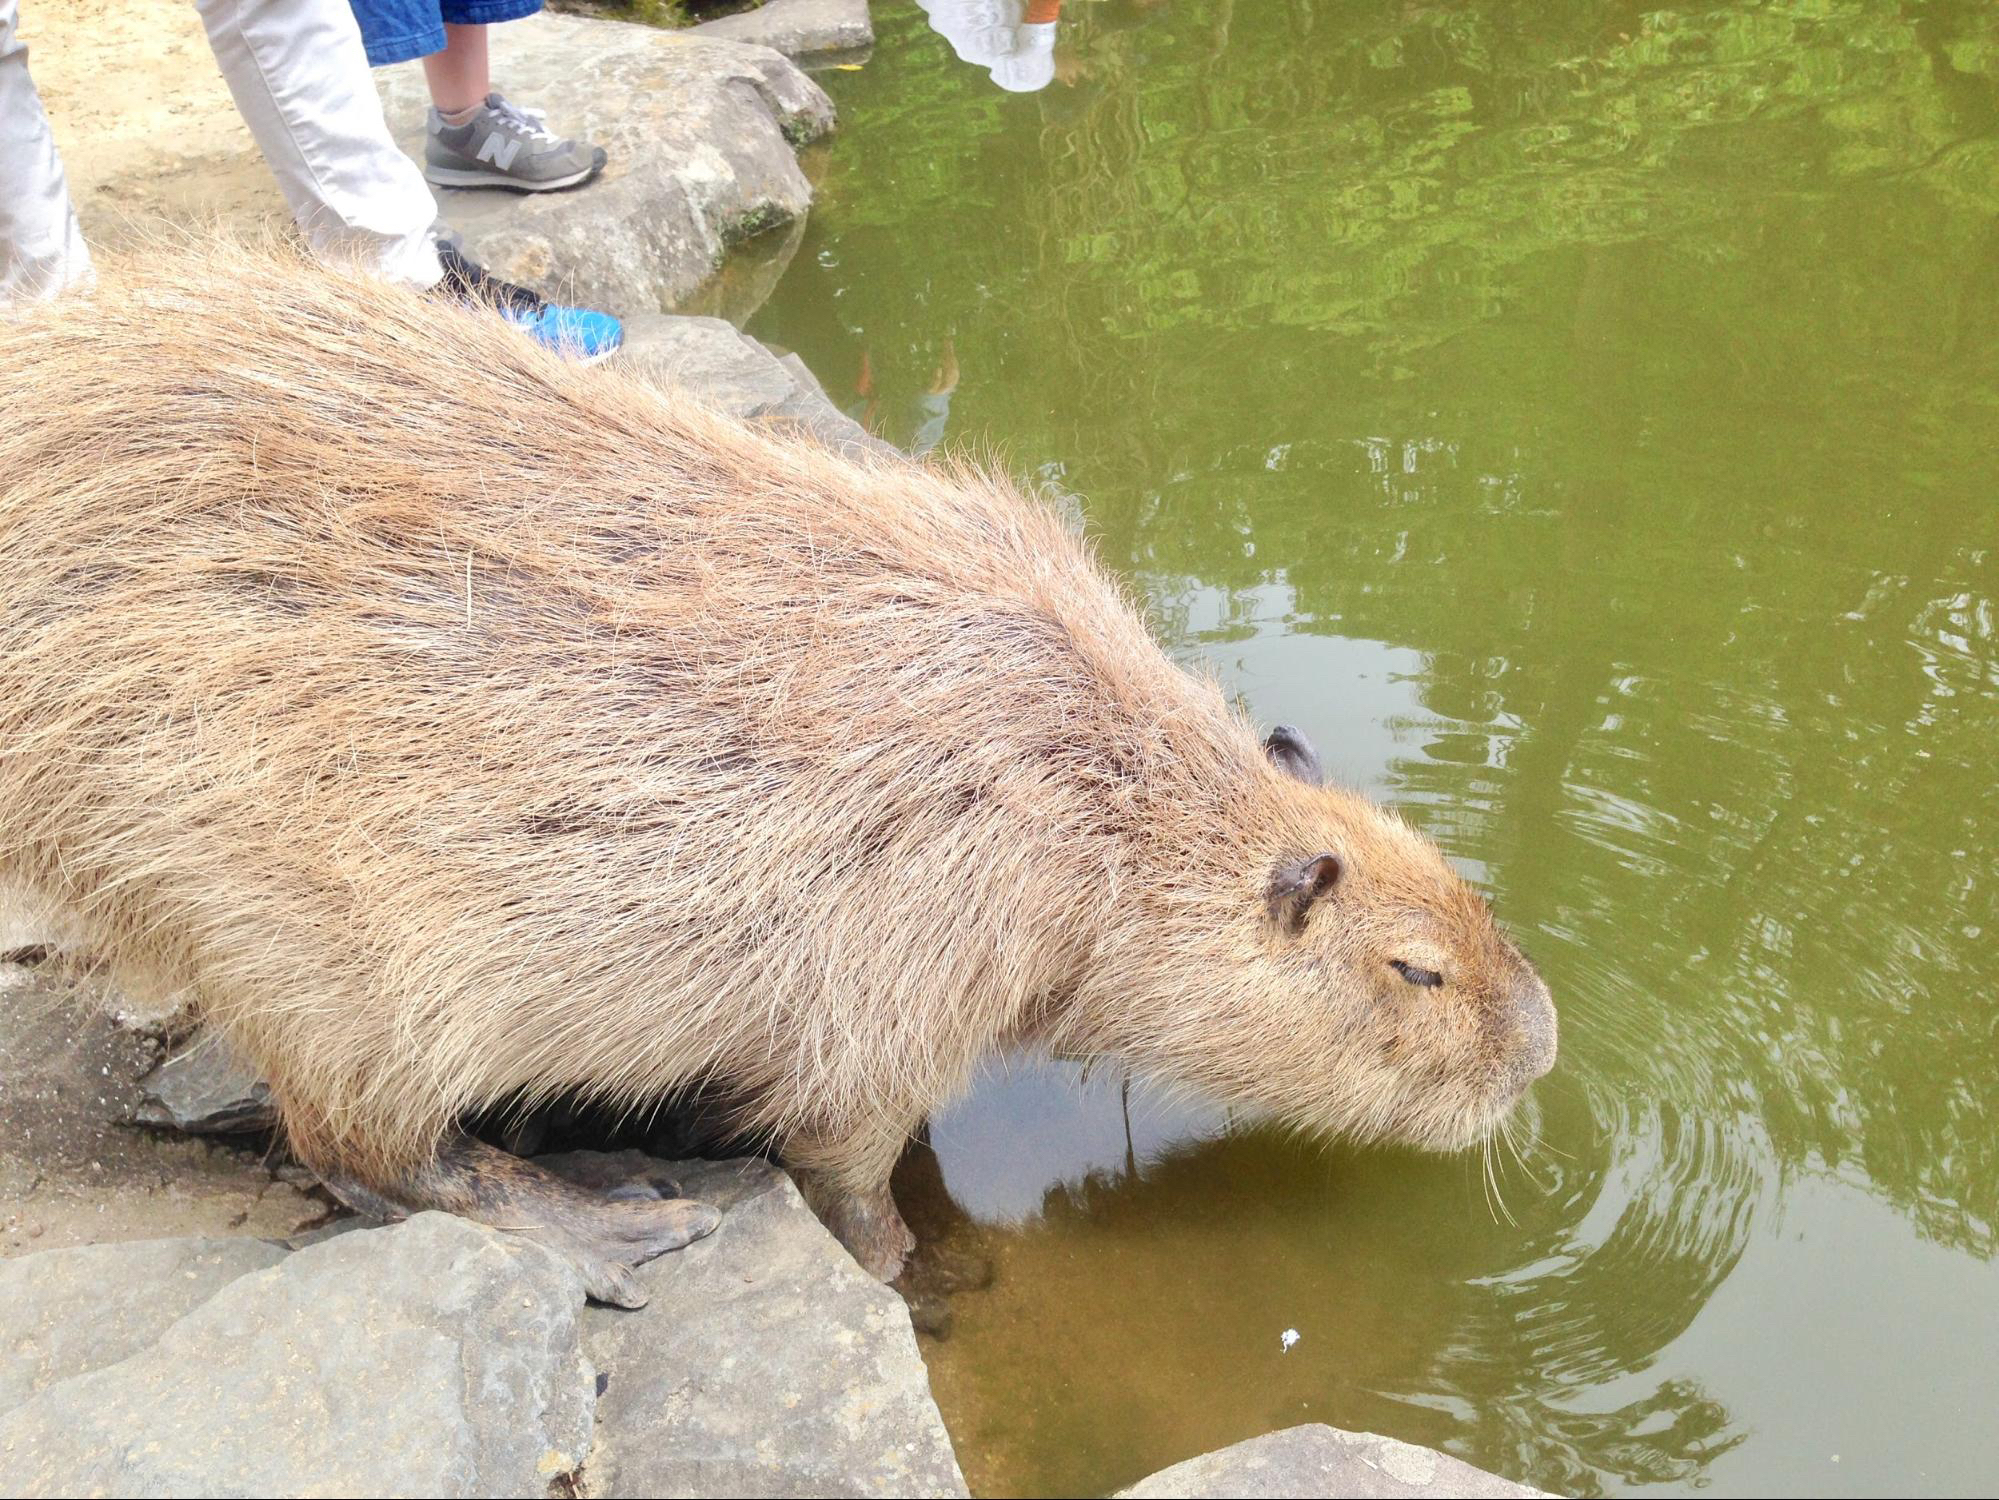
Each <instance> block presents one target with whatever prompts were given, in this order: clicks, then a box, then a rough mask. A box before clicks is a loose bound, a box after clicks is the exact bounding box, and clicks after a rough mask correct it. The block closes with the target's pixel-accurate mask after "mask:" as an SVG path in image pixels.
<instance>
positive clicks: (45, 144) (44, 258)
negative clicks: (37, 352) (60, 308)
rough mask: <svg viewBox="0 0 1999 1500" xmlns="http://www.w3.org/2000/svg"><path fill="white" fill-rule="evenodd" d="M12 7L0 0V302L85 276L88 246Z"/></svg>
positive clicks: (51, 290) (10, 0) (48, 293)
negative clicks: (72, 204) (32, 76)
mask: <svg viewBox="0 0 1999 1500" xmlns="http://www.w3.org/2000/svg"><path fill="white" fill-rule="evenodd" d="M16 14H17V11H16V4H15V0H0V304H5V303H8V302H14V301H27V300H30V299H32V298H38V297H53V296H54V295H55V294H56V293H57V292H59V291H61V290H62V289H63V288H64V287H66V286H70V285H73V284H74V283H76V282H79V281H87V280H88V279H89V278H90V251H89V250H88V249H86V248H85V247H84V243H83V233H82V231H81V230H79V229H78V228H77V225H76V213H75V210H74V209H72V208H71V206H70V201H69V183H68V182H67V181H66V180H65V178H64V176H63V170H62V158H61V157H60V156H58V155H57V154H56V143H55V137H54V135H52V134H51V133H50V131H49V117H48V115H47V114H46V113H45V112H44V111H43V109H42V101H41V98H40V96H39V95H37V94H36V93H35V84H34V80H33V79H32V78H30V77H29V76H28V47H27V43H25V42H23V41H22V40H21V39H20V37H19V36H18V35H16V33H15V26H14V22H15V18H16Z"/></svg>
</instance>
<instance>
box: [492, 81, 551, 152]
mask: <svg viewBox="0 0 1999 1500" xmlns="http://www.w3.org/2000/svg"><path fill="white" fill-rule="evenodd" d="M486 108H487V109H488V110H490V111H491V112H492V113H493V114H495V115H497V116H499V118H500V119H501V120H503V121H505V122H506V123H507V124H509V125H511V126H513V128H514V129H516V130H518V131H519V132H520V133H521V134H522V135H525V136H527V137H528V138H529V139H530V140H533V141H546V142H552V143H555V144H558V145H559V144H560V143H561V137H559V136H558V135H556V133H555V132H554V131H552V130H550V129H549V128H548V115H547V113H546V112H545V111H543V110H539V109H523V108H522V107H521V106H520V105H518V104H516V103H514V102H513V101H512V100H511V99H509V98H507V97H506V95H504V94H494V95H493V96H492V97H491V98H490V99H488V100H487V101H486Z"/></svg>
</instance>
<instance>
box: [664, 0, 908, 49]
mask: <svg viewBox="0 0 1999 1500" xmlns="http://www.w3.org/2000/svg"><path fill="white" fill-rule="evenodd" d="M689 29H690V30H691V31H692V32H693V33H694V34H695V35H696V36H716V37H725V38H727V39H728V40H729V41H732V42H754V43H755V44H756V45H758V46H759V47H769V48H771V49H772V50H774V51H777V52H782V53H783V54H784V55H785V56H786V57H796V58H807V59H809V58H818V57H826V56H829V55H831V56H840V55H843V54H847V53H854V52H864V51H866V50H867V49H868V48H869V47H872V46H873V45H874V44H875V28H874V23H873V22H872V21H871V20H870V19H869V18H868V0H764V3H763V4H762V5H759V6H758V7H757V8H756V9H755V10H745V11H739V12H737V13H736V14H735V15H733V16H717V17H716V18H715V19H714V20H712V21H703V22H701V23H700V24H699V25H697V26H693V27H690V28H689Z"/></svg>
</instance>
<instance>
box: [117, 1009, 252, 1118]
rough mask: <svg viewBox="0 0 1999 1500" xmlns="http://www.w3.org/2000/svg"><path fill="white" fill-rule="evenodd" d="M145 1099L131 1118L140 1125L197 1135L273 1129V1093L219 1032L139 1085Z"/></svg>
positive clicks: (198, 1041)
mask: <svg viewBox="0 0 1999 1500" xmlns="http://www.w3.org/2000/svg"><path fill="white" fill-rule="evenodd" d="M139 1089H140V1091H141V1092H142V1093H143V1094H144V1095H145V1096H146V1097H145V1099H144V1100H143V1101H142V1102H141V1103H140V1105H139V1107H138V1108H137V1109H135V1110H134V1111H133V1112H132V1118H133V1119H134V1120H135V1121H136V1122H137V1123H139V1124H141V1125H157V1126H161V1127H163V1128H166V1129H171V1130H185V1131H189V1132H191V1133H192V1134H195V1135H230V1134H234V1133H238V1132H242V1131H246V1130H268V1129H269V1128H270V1127H271V1126H273V1125H275V1124H276V1123H277V1119H278V1115H277V1109H276V1107H275V1106H274V1105H273V1104H272V1103H271V1090H270V1087H269V1086H268V1085H267V1084H266V1083H265V1082H264V1080H263V1079H262V1078H260V1077H258V1076H257V1073H256V1071H255V1069H253V1068H252V1067H251V1066H250V1065H249V1063H247V1062H245V1061H244V1060H243V1058H242V1057H241V1056H239V1055H238V1053H237V1051H236V1049H235V1048H234V1047H232V1046H230V1045H229V1043H228V1042H227V1041H226V1040H224V1038H223V1037H222V1035H221V1034H220V1033H219V1032H204V1033H202V1034H201V1035H199V1036H197V1037H195V1038H194V1040H192V1041H190V1042H189V1043H187V1045H185V1046H184V1047H182V1048H181V1049H180V1050H179V1051H177V1052H175V1053H174V1055H173V1056H172V1057H169V1058H168V1059H167V1060H166V1061H165V1062H163V1063H161V1064H160V1065H159V1066H158V1067H157V1068H155V1069H153V1071H152V1072H150V1073H148V1074H147V1075H146V1076H145V1077H144V1078H142V1079H140V1080H139Z"/></svg>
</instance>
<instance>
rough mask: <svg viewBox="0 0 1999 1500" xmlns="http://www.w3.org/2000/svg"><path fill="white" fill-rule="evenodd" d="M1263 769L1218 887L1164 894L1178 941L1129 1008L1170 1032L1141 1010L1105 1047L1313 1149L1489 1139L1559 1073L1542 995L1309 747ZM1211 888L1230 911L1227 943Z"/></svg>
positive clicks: (1410, 835)
mask: <svg viewBox="0 0 1999 1500" xmlns="http://www.w3.org/2000/svg"><path fill="white" fill-rule="evenodd" d="M1265 749H1266V750H1267V752H1268V755H1269V765H1268V767H1265V766H1258V767H1257V768H1256V770H1257V772H1258V775H1257V777H1256V785H1255V786H1253V787H1249V788H1246V789H1245V791H1246V794H1247V795H1246V797H1245V799H1244V801H1243V802H1241V803H1239V804H1238V812H1239V814H1240V816H1241V826H1237V827H1232V828H1230V829H1229V830H1228V836H1226V837H1219V838H1216V839H1215V840H1214V849H1213V854H1212V859H1213V860H1214V863H1213V864H1212V865H1211V866H1210V868H1209V871H1208V872H1207V874H1206V875H1205V876H1204V877H1202V878H1199V879H1194V880H1189V881H1188V882H1186V883H1185V886H1184V889H1178V890H1173V891H1164V892H1153V893H1151V896H1152V899H1153V900H1155V901H1157V902H1158V903H1159V905H1158V907H1157V908H1156V909H1157V910H1158V912H1159V914H1160V915H1161V916H1162V917H1163V918H1164V925H1163V927H1162V928H1160V929H1156V930H1155V931H1153V932H1152V933H1150V934H1148V935H1146V936H1145V937H1144V938H1142V939H1140V941H1141V942H1142V943H1143V944H1144V945H1145V946H1146V947H1147V948H1148V949H1149V951H1148V953H1147V954H1146V955H1144V956H1136V957H1135V967H1136V968H1138V969H1141V970H1144V969H1149V970H1151V973H1152V975H1154V976H1156V979H1155V980H1154V982H1153V983H1152V984H1147V983H1146V981H1145V980H1144V979H1142V978H1136V982H1135V985H1134V988H1135V989H1148V990H1150V991H1151V993H1153V994H1156V995H1160V996H1162V997H1168V996H1170V997H1171V999H1170V1001H1169V1002H1168V1003H1169V1004H1170V1007H1171V1009H1170V1014H1162V1013H1161V1012H1160V1011H1159V1010H1158V1009H1156V1008H1155V1007H1154V1006H1151V1005H1146V1004H1138V1005H1133V1006H1130V1007H1129V1008H1128V1009H1127V1010H1126V1011H1125V1013H1124V1014H1122V1015H1118V1016H1115V1017H1104V1018H1102V1019H1104V1020H1108V1021H1109V1025H1108V1026H1106V1027H1105V1029H1104V1031H1103V1032H1102V1033H1100V1035H1102V1036H1103V1037H1104V1038H1105V1040H1106V1041H1107V1042H1109V1043H1110V1045H1112V1046H1115V1047H1116V1048H1117V1049H1118V1050H1119V1051H1121V1052H1123V1053H1125V1054H1126V1055H1127V1056H1129V1057H1131V1058H1132V1060H1133V1061H1134V1062H1136V1063H1137V1064H1138V1065H1139V1066H1140V1067H1141V1068H1144V1069H1145V1070H1147V1071H1151V1072H1158V1073H1166V1074H1169V1075H1171V1076H1172V1077H1174V1078H1176V1079H1178V1080H1179V1081H1181V1082H1183V1083H1186V1084H1191V1085H1194V1086H1195V1087H1197V1088H1200V1089H1201V1090H1202V1091H1204V1092H1206V1093H1209V1094H1212V1095H1214V1096H1217V1097H1219V1098H1222V1099H1225V1100H1227V1101H1229V1102H1231V1103H1233V1104H1238V1105H1247V1106H1252V1107H1256V1108H1261V1109H1265V1110H1269V1111H1271V1112H1273V1113H1275V1114H1277V1115H1279V1116H1281V1117H1282V1118H1284V1119H1286V1120H1287V1121H1289V1122H1290V1123H1292V1124H1294V1125H1297V1126H1300V1127H1302V1128H1304V1129H1306V1130H1309V1131H1313V1132H1315V1133H1321V1134H1325V1135H1329V1136H1339V1137H1344V1138H1347V1139H1352V1140H1389V1141H1400V1142H1403V1143H1405V1144H1409V1145H1415V1146H1421V1147H1427V1148H1430V1149H1434V1150H1455V1149H1458V1148H1460V1147H1463V1146H1468V1145H1471V1144H1473V1143H1475V1142H1477V1141H1479V1140H1481V1139H1483V1138H1484V1137H1485V1136H1486V1135H1487V1134H1488V1133H1490V1132H1491V1131H1492V1130H1493V1129H1494V1128H1495V1127H1497V1126H1498V1125H1499V1124H1500V1123H1501V1122H1502V1121H1503V1120H1504V1119H1505V1118H1506V1115H1507V1113H1508V1111H1509V1110H1510V1109H1511V1108H1512V1106H1513V1105H1514V1104H1515V1103H1516V1102H1517V1101H1518V1100H1519V1099H1520V1097H1521V1095H1522V1094H1523V1093H1524V1092H1525V1091H1526V1089H1527V1087H1528V1085H1529V1084H1531V1083H1533V1081H1534V1080H1535V1079H1537V1078H1539V1077H1541V1076H1542V1075H1543V1074H1544V1073H1546V1072H1547V1071H1548V1070H1549V1068H1551V1067H1552V1066H1553V1065H1554V1061H1555V1007H1554V1004H1553V1002H1552V1001H1551V999H1550V998H1549V994H1548V987H1547V986H1546V985H1545V984H1543V983H1542V981H1541V977H1540V976H1539V975H1538V974H1536V973H1535V972H1534V967H1533V965H1532V964H1530V963H1529V962H1528V961H1527V959H1526V958H1525V956H1523V955H1522V954H1521V952H1520V950H1519V949H1518V948H1516V947H1515V946H1514V945H1513V943H1512V942H1511V941H1510V940H1509V939H1508V938H1507V936H1506V934H1505V933H1503V932H1501V931H1500V929H1499V926H1498V924H1497V923H1496V922H1495V921H1494V920H1493V916H1492V912H1491V910H1490V909H1489V908H1488V907H1487V906H1486V904H1485V901H1484V900H1483V899H1482V898H1481V897H1480V896H1479V894H1478V893H1477V892H1476V891H1474V890H1473V889H1472V888H1471V887H1470V886H1469V885H1467V884H1466V883H1465V882H1464V880H1462V879H1461V878H1460V877H1459V876H1458V875H1457V873H1456V872H1455V871H1453V870H1452V869H1451V867H1450V866H1449V865H1448V864H1447V863H1446V862H1445V861H1444V857H1443V855H1442V854H1440V853H1439V852H1438V850H1437V848H1436V846H1435V845H1434V844H1432V843H1430V841H1429V840H1427V839H1425V838H1424V837H1422V836H1421V835H1420V834H1418V833H1416V832H1415V831H1414V830H1413V829H1411V828H1410V827H1409V826H1408V825H1407V824H1405V823H1404V822H1403V821H1402V820H1401V819H1400V818H1398V817H1396V816H1395V815H1394V814H1393V813H1390V812H1388V811H1386V810H1384V809H1382V808H1380V807H1378V806H1376V805H1375V804H1374V803H1372V802H1370V801H1369V800H1368V799H1367V798H1365V797H1362V796H1359V795H1357V794H1354V793H1352V792H1347V791H1344V790H1341V789H1339V788H1336V787H1330V786H1327V785H1325V784H1324V783H1323V779H1322V777H1321V774H1320V768H1319V762H1318V757H1317V756H1316V755H1315V754H1314V753H1313V751H1312V749H1311V747H1310V746H1309V745H1308V744H1307V743H1306V741H1305V739H1304V737H1303V736H1302V735H1300V734H1299V733H1298V732H1297V731H1296V730H1293V729H1289V728H1280V729H1278V730H1277V731H1275V732H1274V733H1273V734H1272V735H1271V736H1270V738H1269V740H1268V741H1266V743H1265ZM1231 821H1232V822H1233V821H1235V820H1234V819H1233V818H1232V819H1231ZM1211 880H1212V881H1214V882H1216V884H1210V883H1209V882H1210V881H1211ZM1176 884H1178V883H1177V882H1176ZM1217 885H1219V886H1220V888H1221V889H1222V890H1225V891H1227V892H1230V893H1231V894H1228V895H1226V897H1225V898H1224V899H1225V903H1226V908H1227V911H1228V916H1227V919H1226V920H1225V921H1223V922H1221V923H1219V924H1217V923H1216V922H1215V921H1214V920H1213V919H1214V916H1215V905H1214V900H1215V894H1216V890H1217ZM1168 934H1170V936H1168V938H1167V941H1166V942H1164V943H1161V942H1159V941H1158V940H1159V938H1160V937H1161V936H1162V935H1168ZM1135 977H1136V976H1135ZM1100 1014H1101V1013H1100Z"/></svg>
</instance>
